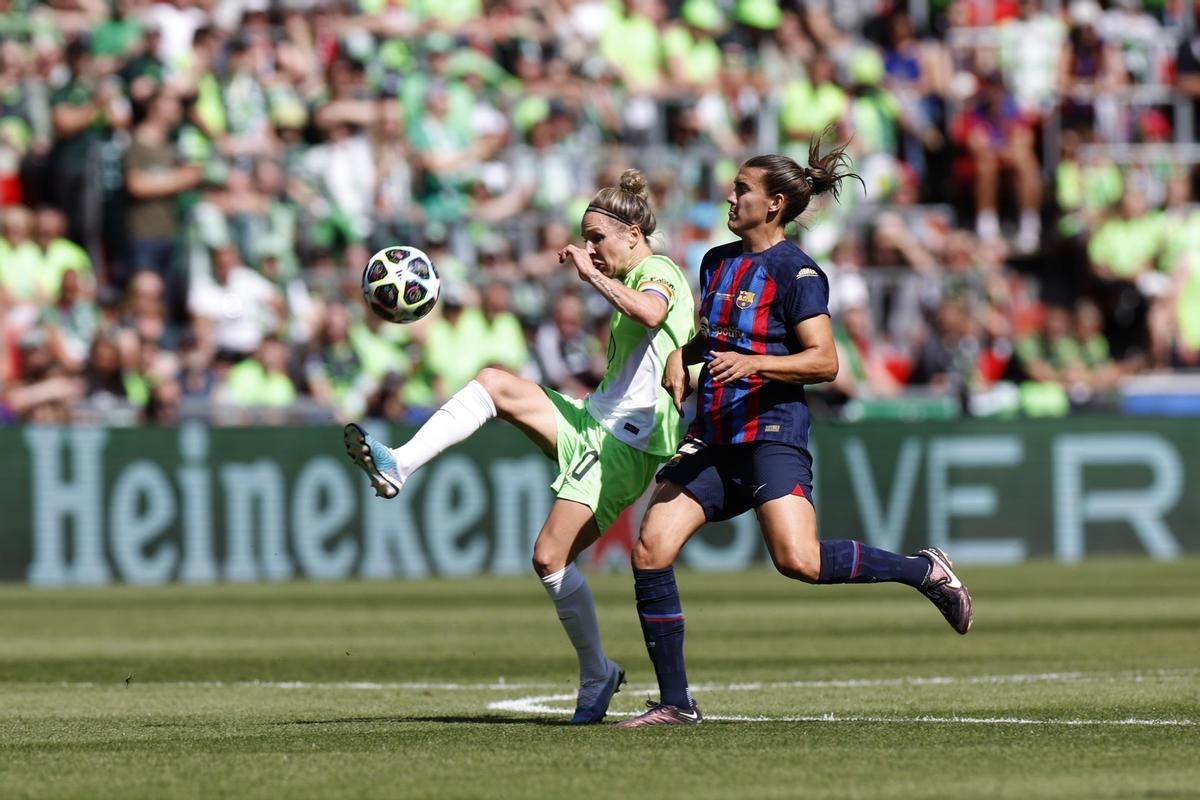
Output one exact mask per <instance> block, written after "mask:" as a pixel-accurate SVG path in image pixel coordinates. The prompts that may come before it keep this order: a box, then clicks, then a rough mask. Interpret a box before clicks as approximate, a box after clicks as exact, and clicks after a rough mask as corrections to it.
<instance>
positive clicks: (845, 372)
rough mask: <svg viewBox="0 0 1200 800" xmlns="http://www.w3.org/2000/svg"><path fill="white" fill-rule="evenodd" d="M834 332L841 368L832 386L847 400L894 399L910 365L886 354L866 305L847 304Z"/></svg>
mask: <svg viewBox="0 0 1200 800" xmlns="http://www.w3.org/2000/svg"><path fill="white" fill-rule="evenodd" d="M839 319H840V322H841V325H840V326H839V327H838V328H837V329H835V333H836V341H837V346H838V356H839V359H841V360H843V367H842V369H841V371H839V373H838V377H837V380H835V381H834V383H833V387H834V388H835V389H837V390H838V391H840V392H841V393H842V394H844V395H846V396H847V397H858V398H878V397H895V396H896V395H897V394H899V393H900V391H901V389H902V388H903V386H904V383H905V380H906V379H907V378H908V371H909V369H910V367H911V364H909V363H908V360H907V359H904V358H897V357H896V354H893V353H889V352H888V347H887V343H886V341H885V340H883V339H881V338H880V337H878V336H877V335H876V333H875V331H874V327H873V324H872V322H871V312H870V310H869V309H868V308H867V307H866V306H865V305H857V304H855V305H849V306H847V307H845V308H843V309H842V311H841V314H840V316H839Z"/></svg>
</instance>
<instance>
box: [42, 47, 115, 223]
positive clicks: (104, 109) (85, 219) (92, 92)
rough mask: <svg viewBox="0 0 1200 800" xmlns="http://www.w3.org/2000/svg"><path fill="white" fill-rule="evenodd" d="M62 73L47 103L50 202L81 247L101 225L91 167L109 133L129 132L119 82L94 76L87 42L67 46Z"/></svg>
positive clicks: (110, 78)
mask: <svg viewBox="0 0 1200 800" xmlns="http://www.w3.org/2000/svg"><path fill="white" fill-rule="evenodd" d="M66 67H67V81H66V83H65V84H64V85H63V86H62V87H60V88H59V89H58V90H56V91H55V92H54V94H53V95H52V97H51V104H52V114H53V116H52V120H53V124H54V135H55V145H54V151H53V153H52V155H51V162H52V163H53V165H54V197H55V200H56V204H57V205H58V207H59V208H61V209H62V210H63V211H64V212H65V213H66V215H67V224H68V226H69V236H70V238H71V239H73V240H75V241H76V242H85V241H87V236H88V233H89V231H90V230H91V229H94V228H95V226H96V225H98V224H99V220H98V219H97V218H96V214H95V211H94V208H95V206H94V199H95V197H96V192H97V187H96V186H95V185H94V183H92V182H90V181H89V174H90V173H89V165H90V164H91V163H92V159H93V158H95V157H96V153H97V148H98V147H99V145H100V143H101V141H102V140H103V138H104V137H105V136H106V135H107V133H108V132H109V131H110V130H111V129H113V128H124V127H127V126H128V124H129V114H130V111H129V103H128V100H127V99H126V98H125V95H124V90H123V87H122V85H121V80H120V78H118V77H116V76H115V75H111V74H110V75H102V74H99V73H98V72H97V70H96V69H95V68H94V64H93V60H92V55H91V51H90V44H89V42H88V41H87V40H86V39H83V38H77V39H74V40H72V41H71V42H70V43H69V44H68V45H67V48H66Z"/></svg>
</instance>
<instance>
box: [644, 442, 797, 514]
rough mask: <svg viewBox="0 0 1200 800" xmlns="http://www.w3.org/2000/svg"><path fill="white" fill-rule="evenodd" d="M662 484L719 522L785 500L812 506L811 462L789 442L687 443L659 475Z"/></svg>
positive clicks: (684, 443)
mask: <svg viewBox="0 0 1200 800" xmlns="http://www.w3.org/2000/svg"><path fill="white" fill-rule="evenodd" d="M658 480H659V482H662V481H670V482H671V483H674V484H677V485H678V486H681V487H683V489H685V490H686V491H687V493H688V494H690V495H691V496H692V497H693V498H695V499H696V501H697V502H698V503H700V505H701V507H703V508H704V516H705V517H706V518H707V519H708V521H709V522H715V521H717V520H722V519H731V518H732V517H736V516H738V515H739V514H741V513H743V512H746V511H749V510H750V509H752V508H758V507H759V506H761V505H762V504H763V503H766V502H768V501H769V500H775V499H777V498H780V497H783V496H784V495H789V494H796V495H801V496H803V497H804V498H805V499H807V500H808V501H809V502H812V456H811V455H809V452H808V451H807V450H805V449H803V448H801V447H797V446H796V445H793V444H787V443H786V442H773V441H764V442H746V443H745V444H716V445H714V444H705V443H704V442H702V441H700V440H699V439H693V438H691V437H688V438H686V439H684V440H683V442H682V443H680V445H679V449H678V450H677V451H675V455H673V456H672V457H671V460H670V461H668V462H667V463H666V464H665V465H664V466H663V468H662V469H660V470H659V471H658Z"/></svg>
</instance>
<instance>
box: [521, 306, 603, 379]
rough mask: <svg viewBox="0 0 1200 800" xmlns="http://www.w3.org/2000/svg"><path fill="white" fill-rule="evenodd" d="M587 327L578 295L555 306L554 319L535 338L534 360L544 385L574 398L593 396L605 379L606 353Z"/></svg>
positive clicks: (540, 327) (538, 331)
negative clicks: (591, 392)
mask: <svg viewBox="0 0 1200 800" xmlns="http://www.w3.org/2000/svg"><path fill="white" fill-rule="evenodd" d="M584 323H585V318H584V309H583V303H582V302H581V301H580V300H579V297H578V295H575V294H573V293H564V294H561V295H559V297H558V300H557V301H556V302H555V304H554V311H553V313H552V316H551V318H550V319H549V320H547V321H545V322H543V323H542V324H541V325H539V326H538V329H537V333H536V335H535V336H534V351H533V356H534V360H535V361H536V362H537V365H538V368H539V370H540V372H541V381H540V382H541V383H544V384H545V385H547V386H550V387H552V388H554V389H558V390H559V391H560V392H563V393H565V394H568V395H571V396H574V397H582V396H583V395H585V394H586V393H587V392H590V391H591V390H592V389H594V388H596V386H597V385H598V384H599V383H600V379H601V378H602V377H604V368H605V363H604V354H603V351H601V349H600V343H599V342H598V341H597V340H596V338H595V336H593V335H592V334H591V332H590V331H588V330H587V328H586V327H585V325H584Z"/></svg>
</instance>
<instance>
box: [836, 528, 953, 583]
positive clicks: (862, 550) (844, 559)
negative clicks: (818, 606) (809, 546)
mask: <svg viewBox="0 0 1200 800" xmlns="http://www.w3.org/2000/svg"><path fill="white" fill-rule="evenodd" d="M928 573H929V559H928V558H926V557H925V556H902V555H900V554H899V553H893V552H890V551H888V550H880V549H879V548H878V547H871V546H870V545H869V544H863V543H862V542H856V541H853V540H851V539H834V540H833V541H829V542H821V577H820V578H818V579H817V583H882V582H884V581H894V582H896V583H907V584H908V585H909V586H918V587H919V586H920V585H921V584H922V583H923V582H924V581H925V576H926V575H927V574H928Z"/></svg>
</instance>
